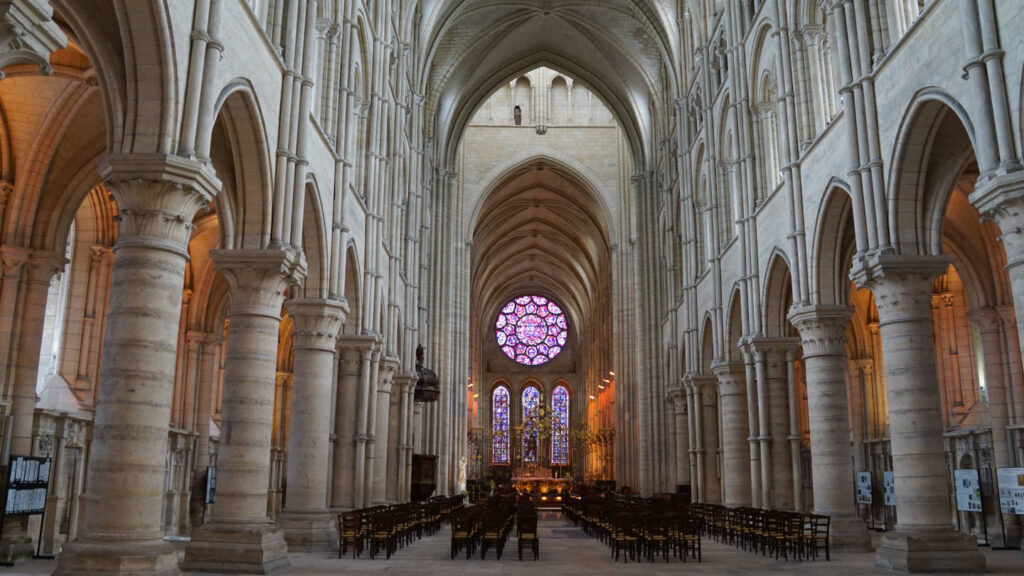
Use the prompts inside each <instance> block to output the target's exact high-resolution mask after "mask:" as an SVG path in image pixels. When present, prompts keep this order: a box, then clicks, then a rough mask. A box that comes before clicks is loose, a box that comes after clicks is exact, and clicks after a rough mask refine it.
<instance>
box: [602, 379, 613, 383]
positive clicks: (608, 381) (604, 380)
mask: <svg viewBox="0 0 1024 576" xmlns="http://www.w3.org/2000/svg"><path fill="white" fill-rule="evenodd" d="M601 382H604V383H605V384H611V383H612V381H611V380H609V379H607V378H602V379H601Z"/></svg>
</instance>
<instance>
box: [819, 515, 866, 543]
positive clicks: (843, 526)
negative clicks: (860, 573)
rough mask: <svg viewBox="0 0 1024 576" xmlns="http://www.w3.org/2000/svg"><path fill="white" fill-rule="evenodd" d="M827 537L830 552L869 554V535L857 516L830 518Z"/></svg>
mask: <svg viewBox="0 0 1024 576" xmlns="http://www.w3.org/2000/svg"><path fill="white" fill-rule="evenodd" d="M831 522H832V523H831V525H830V526H829V532H830V534H829V537H830V538H831V539H832V542H831V543H830V544H831V546H832V550H835V551H838V552H870V551H871V534H870V533H868V528H867V526H865V525H864V521H863V520H861V519H860V518H858V517H857V516H838V515H835V516H832V521H831Z"/></svg>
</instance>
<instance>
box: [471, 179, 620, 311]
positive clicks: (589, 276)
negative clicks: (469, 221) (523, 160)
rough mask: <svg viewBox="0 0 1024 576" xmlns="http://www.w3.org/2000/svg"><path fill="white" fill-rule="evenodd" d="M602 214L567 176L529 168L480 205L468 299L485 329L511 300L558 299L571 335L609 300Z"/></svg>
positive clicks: (587, 193) (608, 265)
mask: <svg viewBox="0 0 1024 576" xmlns="http://www.w3.org/2000/svg"><path fill="white" fill-rule="evenodd" d="M606 218H607V215H606V214H603V213H602V208H601V204H600V203H599V201H598V200H597V199H596V198H595V197H594V195H593V193H592V192H591V191H590V190H589V189H588V188H587V187H586V186H585V184H584V183H583V182H580V181H579V180H578V179H577V178H575V177H574V176H573V175H572V174H571V173H569V172H568V171H567V170H564V169H563V168H561V167H560V166H559V165H557V164H554V163H548V162H537V161H535V162H531V163H530V164H529V165H527V166H523V167H521V168H520V169H519V170H517V171H514V172H513V173H512V174H510V175H509V176H507V177H506V178H505V180H504V181H503V182H500V183H498V184H497V186H495V187H494V189H493V190H492V192H491V193H490V195H489V196H488V197H487V199H486V200H485V201H484V204H483V206H482V208H481V210H480V217H479V220H478V221H477V223H476V227H475V229H474V232H473V249H472V264H471V265H472V272H471V274H470V278H472V282H473V285H472V295H473V297H472V301H473V302H474V303H475V304H476V305H477V308H476V310H477V312H478V313H479V314H480V318H479V320H480V325H481V327H482V328H483V329H484V330H485V331H487V330H489V329H490V327H491V323H492V322H493V318H494V317H495V315H496V314H497V311H498V309H499V308H500V307H501V306H503V305H504V304H505V302H507V301H508V300H509V299H510V298H512V297H514V296H518V295H520V294H523V293H538V294H543V295H546V296H549V297H553V298H555V299H556V300H557V301H558V302H559V304H561V306H562V307H563V308H564V309H565V311H566V312H567V313H568V315H569V320H570V321H571V329H573V330H576V329H578V327H580V326H581V319H583V318H587V317H589V316H590V315H591V314H592V313H593V312H594V311H596V309H597V308H598V307H599V306H600V301H601V299H602V296H605V297H607V295H609V294H610V286H609V279H610V278H611V251H610V248H609V239H608V235H607V230H608V227H607V225H606V224H605V219H606Z"/></svg>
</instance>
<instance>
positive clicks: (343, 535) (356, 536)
mask: <svg viewBox="0 0 1024 576" xmlns="http://www.w3.org/2000/svg"><path fill="white" fill-rule="evenodd" d="M363 536H364V533H363V521H362V518H360V513H359V511H358V510H353V511H351V512H345V513H344V514H341V515H340V516H338V537H339V538H340V539H341V546H339V547H338V558H344V557H345V554H347V553H348V547H349V546H352V558H356V557H357V556H359V555H361V554H362V553H363Z"/></svg>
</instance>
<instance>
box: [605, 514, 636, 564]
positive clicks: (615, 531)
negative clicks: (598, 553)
mask: <svg viewBox="0 0 1024 576" xmlns="http://www.w3.org/2000/svg"><path fill="white" fill-rule="evenodd" d="M611 542H612V555H613V556H614V557H615V561H616V562H618V561H619V553H624V554H623V560H624V561H629V559H630V558H632V559H634V560H636V557H637V551H638V546H639V537H638V536H637V534H636V532H634V531H633V517H632V516H631V515H629V514H628V513H620V514H618V515H617V516H616V517H615V518H614V519H613V520H612V536H611Z"/></svg>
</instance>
